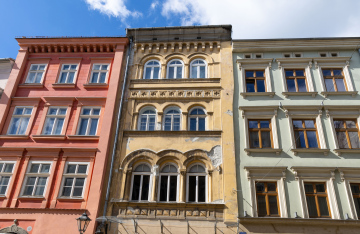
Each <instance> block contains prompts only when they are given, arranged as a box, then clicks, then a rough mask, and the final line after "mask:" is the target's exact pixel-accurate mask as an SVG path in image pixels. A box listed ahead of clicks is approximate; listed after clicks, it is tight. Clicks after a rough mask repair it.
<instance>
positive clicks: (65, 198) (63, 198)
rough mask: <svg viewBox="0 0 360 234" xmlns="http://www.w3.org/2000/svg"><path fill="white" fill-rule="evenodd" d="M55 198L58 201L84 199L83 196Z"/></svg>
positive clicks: (80, 200) (78, 200) (79, 200)
mask: <svg viewBox="0 0 360 234" xmlns="http://www.w3.org/2000/svg"><path fill="white" fill-rule="evenodd" d="M56 200H58V201H72V202H73V201H77V202H83V201H85V199H84V198H82V197H81V198H70V197H58V198H56Z"/></svg>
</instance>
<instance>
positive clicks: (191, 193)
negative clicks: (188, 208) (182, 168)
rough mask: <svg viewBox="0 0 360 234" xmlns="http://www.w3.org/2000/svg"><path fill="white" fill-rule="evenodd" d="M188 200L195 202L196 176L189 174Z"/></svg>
mask: <svg viewBox="0 0 360 234" xmlns="http://www.w3.org/2000/svg"><path fill="white" fill-rule="evenodd" d="M188 194H189V202H195V201H196V200H195V197H196V176H189V191H188Z"/></svg>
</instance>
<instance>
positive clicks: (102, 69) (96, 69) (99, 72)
mask: <svg viewBox="0 0 360 234" xmlns="http://www.w3.org/2000/svg"><path fill="white" fill-rule="evenodd" d="M108 70H109V64H94V65H93V69H92V72H91V77H90V83H99V84H105V83H106V82H107V76H108Z"/></svg>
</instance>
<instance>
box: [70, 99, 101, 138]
mask: <svg viewBox="0 0 360 234" xmlns="http://www.w3.org/2000/svg"><path fill="white" fill-rule="evenodd" d="M85 108H90V109H91V112H92V111H93V109H99V110H100V112H99V115H85V116H89V117H88V118H89V119H92V116H98V123H97V126H96V133H95V134H94V135H89V134H88V132H89V131H90V128H91V127H90V126H91V123H89V122H88V124H87V127H86V133H85V134H84V135H80V134H79V131H80V126H81V119H82V118H84V117H83V116H84V115H83V114H82V112H83V109H85ZM101 109H102V108H101V106H82V107H81V110H80V115H79V121H78V123H77V125H78V126H77V128H76V135H77V136H98V130H99V125H100V119H101V113H102V111H101Z"/></svg>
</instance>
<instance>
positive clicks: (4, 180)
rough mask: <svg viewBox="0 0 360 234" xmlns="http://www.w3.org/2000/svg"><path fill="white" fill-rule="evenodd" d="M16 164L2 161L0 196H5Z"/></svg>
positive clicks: (0, 164) (0, 167)
mask: <svg viewBox="0 0 360 234" xmlns="http://www.w3.org/2000/svg"><path fill="white" fill-rule="evenodd" d="M14 166H15V162H4V161H0V196H5V195H6V191H7V188H8V187H9V183H10V180H11V176H12V174H13V170H14Z"/></svg>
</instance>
